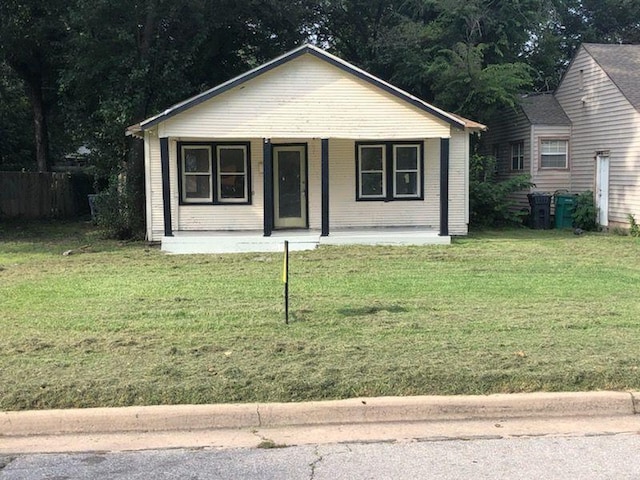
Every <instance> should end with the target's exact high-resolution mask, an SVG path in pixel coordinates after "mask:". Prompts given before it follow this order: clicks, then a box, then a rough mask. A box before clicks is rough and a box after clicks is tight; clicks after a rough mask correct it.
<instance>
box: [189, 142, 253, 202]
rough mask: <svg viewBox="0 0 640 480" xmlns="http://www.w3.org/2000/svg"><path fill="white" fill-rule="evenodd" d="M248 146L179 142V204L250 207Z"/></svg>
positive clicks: (249, 156) (242, 144)
mask: <svg viewBox="0 0 640 480" xmlns="http://www.w3.org/2000/svg"><path fill="white" fill-rule="evenodd" d="M250 158H251V155H250V149H249V143H248V142H247V143H233V144H231V143H224V142H193V143H187V142H184V143H182V142H179V143H178V165H179V170H180V182H179V189H180V202H181V203H185V204H186V203H188V204H202V205H211V204H247V203H251V160H250Z"/></svg>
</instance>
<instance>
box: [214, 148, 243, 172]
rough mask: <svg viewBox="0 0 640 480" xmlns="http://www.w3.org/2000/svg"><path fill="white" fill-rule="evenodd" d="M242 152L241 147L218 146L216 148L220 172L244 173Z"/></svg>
mask: <svg viewBox="0 0 640 480" xmlns="http://www.w3.org/2000/svg"><path fill="white" fill-rule="evenodd" d="M244 152H245V151H244V149H243V148H220V149H219V150H218V156H219V158H220V172H223V173H230V172H231V173H233V172H242V173H244V169H245V162H244V160H245V158H244Z"/></svg>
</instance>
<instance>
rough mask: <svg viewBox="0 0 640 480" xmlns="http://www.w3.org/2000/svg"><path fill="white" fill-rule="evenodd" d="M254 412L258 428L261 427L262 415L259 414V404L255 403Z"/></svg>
mask: <svg viewBox="0 0 640 480" xmlns="http://www.w3.org/2000/svg"><path fill="white" fill-rule="evenodd" d="M256 414H257V415H258V428H260V427H262V417H261V416H260V404H259V403H258V404H257V405H256Z"/></svg>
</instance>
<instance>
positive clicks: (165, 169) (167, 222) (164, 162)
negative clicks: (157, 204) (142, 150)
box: [160, 138, 173, 237]
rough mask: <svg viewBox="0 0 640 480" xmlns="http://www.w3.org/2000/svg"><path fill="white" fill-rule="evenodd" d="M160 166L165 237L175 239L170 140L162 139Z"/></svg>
mask: <svg viewBox="0 0 640 480" xmlns="http://www.w3.org/2000/svg"><path fill="white" fill-rule="evenodd" d="M160 166H161V169H162V210H163V212H164V236H165V237H173V228H172V227H171V183H170V182H169V139H168V138H161V139H160Z"/></svg>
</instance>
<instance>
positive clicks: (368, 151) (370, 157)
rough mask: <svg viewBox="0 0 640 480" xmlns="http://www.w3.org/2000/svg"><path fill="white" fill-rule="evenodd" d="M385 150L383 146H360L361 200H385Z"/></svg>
mask: <svg viewBox="0 0 640 480" xmlns="http://www.w3.org/2000/svg"><path fill="white" fill-rule="evenodd" d="M385 151H386V148H385V146H384V145H366V146H365V145H360V147H359V158H358V161H359V165H360V192H359V196H360V197H362V198H385V197H386V195H387V181H386V180H387V175H386V159H385Z"/></svg>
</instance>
